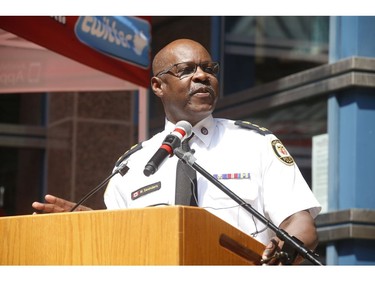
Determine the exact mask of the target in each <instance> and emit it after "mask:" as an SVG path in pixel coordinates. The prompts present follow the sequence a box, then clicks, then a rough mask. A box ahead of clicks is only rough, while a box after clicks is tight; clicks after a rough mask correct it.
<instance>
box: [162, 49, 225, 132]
mask: <svg viewBox="0 0 375 281" xmlns="http://www.w3.org/2000/svg"><path fill="white" fill-rule="evenodd" d="M164 62H165V63H164V66H163V69H161V70H160V71H162V72H163V70H164V71H166V70H168V69H169V68H170V67H172V66H173V65H175V64H178V65H176V66H174V67H172V68H171V69H170V70H169V71H167V72H166V73H164V74H162V75H157V76H158V77H159V78H160V80H161V84H160V89H159V91H156V92H155V93H156V94H157V95H158V96H159V97H160V98H161V100H162V102H163V105H164V109H165V112H166V115H167V118H168V119H169V120H170V121H171V122H173V123H176V122H178V121H180V120H186V121H188V122H190V123H191V124H192V125H195V124H196V123H197V122H199V121H200V120H202V119H204V118H205V117H207V116H208V115H210V114H211V113H212V112H213V110H214V109H215V105H216V102H217V99H218V90H219V83H218V80H217V77H216V76H215V73H214V72H216V70H217V69H218V66H215V65H214V64H212V63H211V62H212V61H211V56H210V55H209V53H207V51H206V50H205V49H204V48H203V47H202V46H200V45H199V44H180V45H178V46H174V48H173V49H170V52H168V56H166V59H165V60H164ZM182 62H186V63H187V64H179V63H182ZM195 65H198V66H197V67H195ZM214 67H216V68H215V69H213V68H214ZM194 69H196V71H195V72H194ZM160 71H159V72H160ZM192 72H194V73H192ZM186 73H187V74H186ZM156 74H157V73H156ZM185 74H186V75H185ZM180 75H182V76H180ZM178 76H180V77H178Z"/></svg>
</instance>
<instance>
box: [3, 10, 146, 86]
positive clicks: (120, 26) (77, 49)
mask: <svg viewBox="0 0 375 281" xmlns="http://www.w3.org/2000/svg"><path fill="white" fill-rule="evenodd" d="M150 20H151V19H150V17H125V16H123V17H120V16H116V17H111V16H101V17H96V16H80V17H74V16H56V17H48V16H2V17H0V28H2V29H4V30H6V31H8V32H11V33H13V34H15V35H17V36H19V37H22V38H24V39H26V40H28V41H31V42H34V43H36V44H38V45H40V46H43V47H45V48H47V49H50V50H51V51H54V52H56V53H59V54H61V55H63V56H66V57H68V58H70V59H73V60H75V61H77V62H80V63H82V64H85V65H87V66H90V67H92V68H94V69H97V70H100V71H103V72H105V73H108V74H110V75H113V76H115V77H117V78H120V79H123V80H126V81H129V82H132V83H134V84H136V85H139V86H142V87H144V88H148V87H149V85H150V48H151V47H150V46H151V24H150Z"/></svg>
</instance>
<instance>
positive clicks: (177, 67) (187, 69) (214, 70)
mask: <svg viewBox="0 0 375 281" xmlns="http://www.w3.org/2000/svg"><path fill="white" fill-rule="evenodd" d="M198 66H199V67H200V68H201V69H202V70H203V71H204V72H206V73H208V74H211V75H213V76H216V75H217V74H218V73H219V69H220V67H219V63H218V62H214V61H205V62H201V63H198V64H197V63H195V62H191V61H190V62H179V63H175V64H174V65H172V66H171V67H169V68H167V69H164V70H162V71H160V72H159V73H157V74H156V75H155V76H161V75H163V74H171V75H173V76H175V77H178V78H180V79H183V78H187V77H190V76H192V75H193V74H194V73H195V72H196V71H197V68H198Z"/></svg>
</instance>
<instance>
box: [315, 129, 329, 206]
mask: <svg viewBox="0 0 375 281" xmlns="http://www.w3.org/2000/svg"><path fill="white" fill-rule="evenodd" d="M312 191H313V192H314V194H315V196H316V198H317V199H318V201H319V203H320V204H321V205H322V212H321V213H325V212H327V211H328V134H323V135H318V136H314V137H313V138H312Z"/></svg>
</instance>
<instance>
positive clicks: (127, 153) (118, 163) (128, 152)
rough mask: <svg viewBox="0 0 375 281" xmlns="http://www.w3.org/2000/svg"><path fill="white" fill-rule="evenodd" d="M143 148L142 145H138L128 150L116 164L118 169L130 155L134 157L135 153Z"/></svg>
mask: <svg viewBox="0 0 375 281" xmlns="http://www.w3.org/2000/svg"><path fill="white" fill-rule="evenodd" d="M141 148H142V143H141V142H140V143H138V144H135V145H133V146H132V147H131V148H130V149H129V150H127V151H126V152H125V153H124V154H123V155H122V156H121V157H120V158H119V159H118V160H117V162H116V167H117V166H118V165H120V163H121V162H122V161H124V160H125V159H126V158H128V157H129V156H130V155H132V154H133V153H134V152H136V151H138V150H140V149H141Z"/></svg>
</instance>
